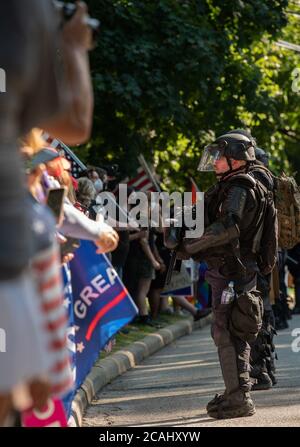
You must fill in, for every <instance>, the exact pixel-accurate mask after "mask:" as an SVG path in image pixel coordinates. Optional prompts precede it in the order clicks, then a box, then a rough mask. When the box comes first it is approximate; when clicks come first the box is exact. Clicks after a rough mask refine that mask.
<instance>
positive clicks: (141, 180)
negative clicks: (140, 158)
mask: <svg viewBox="0 0 300 447" xmlns="http://www.w3.org/2000/svg"><path fill="white" fill-rule="evenodd" d="M122 183H126V184H127V186H131V188H134V189H136V190H138V191H144V192H147V191H156V188H155V186H154V184H153V182H152V180H151V179H150V178H149V176H148V174H147V172H146V171H145V169H144V168H142V166H140V167H139V168H138V169H137V175H136V176H135V177H134V178H132V179H129V178H127V179H125V180H124V181H123V182H122Z"/></svg>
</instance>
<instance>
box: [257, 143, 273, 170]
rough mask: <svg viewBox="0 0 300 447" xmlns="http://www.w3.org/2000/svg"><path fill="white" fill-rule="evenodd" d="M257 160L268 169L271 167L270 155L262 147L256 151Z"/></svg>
mask: <svg viewBox="0 0 300 447" xmlns="http://www.w3.org/2000/svg"><path fill="white" fill-rule="evenodd" d="M255 158H256V160H258V161H261V162H262V163H263V164H264V165H265V166H266V167H268V166H269V159H270V155H269V154H268V153H267V152H266V151H264V150H263V149H261V148H260V147H257V148H256V149H255Z"/></svg>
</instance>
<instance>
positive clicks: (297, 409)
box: [83, 316, 300, 427]
mask: <svg viewBox="0 0 300 447" xmlns="http://www.w3.org/2000/svg"><path fill="white" fill-rule="evenodd" d="M289 323H290V328H289V329H287V330H284V331H280V332H279V335H278V337H276V341H275V343H276V345H277V352H278V356H279V360H278V362H277V376H278V385H277V386H276V387H274V388H272V389H271V390H268V391H256V392H253V393H252V396H253V398H254V400H255V403H256V408H257V413H256V414H255V415H254V416H252V417H248V418H239V419H228V420H222V421H216V420H214V419H211V418H209V417H208V415H207V414H206V411H205V405H206V403H207V402H208V400H210V399H211V398H212V397H213V396H214V394H215V393H216V392H220V391H222V390H223V381H222V379H221V376H220V369H219V364H218V361H217V353H216V349H215V347H214V344H213V341H212V340H211V338H210V330H209V327H205V328H204V329H201V330H196V331H194V332H193V333H192V334H190V335H187V336H184V337H182V338H180V339H178V340H176V341H174V342H173V343H172V344H170V345H169V346H167V347H165V348H163V349H162V350H160V351H159V352H157V353H156V354H153V355H152V356H151V357H149V358H147V359H146V360H144V361H143V363H142V364H140V365H137V366H135V367H134V368H133V369H131V370H130V371H128V372H127V373H125V374H123V375H122V376H121V377H119V378H117V379H116V380H114V381H113V383H112V384H110V385H108V386H106V387H105V388H104V389H102V390H101V391H100V392H99V393H98V395H97V398H96V399H95V400H94V401H93V402H92V405H91V406H90V407H89V408H88V410H87V412H86V416H85V418H84V420H83V425H85V426H101V427H107V426H153V427H155V426H171V427H204V426H206V427H221V426H226V427H232V426H233V427H241V426H293V427H295V426H300V351H299V350H300V340H298V341H297V340H296V337H295V336H294V337H292V330H293V329H294V328H299V332H298V334H299V335H300V316H295V317H293V320H291V321H290V322H289ZM293 341H294V344H295V346H296V345H297V346H298V352H293V351H292V347H291V346H292V342H293Z"/></svg>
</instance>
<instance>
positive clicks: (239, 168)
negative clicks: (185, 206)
mask: <svg viewBox="0 0 300 447" xmlns="http://www.w3.org/2000/svg"><path fill="white" fill-rule="evenodd" d="M254 161H255V140H253V139H252V138H251V137H250V136H248V135H247V134H246V133H245V134H242V133H241V132H234V131H232V132H228V133H226V134H224V135H222V136H220V137H218V138H217V139H216V140H215V142H214V143H212V144H210V145H209V146H207V147H206V148H205V150H204V152H203V155H202V158H201V161H200V165H199V168H198V169H199V170H200V171H210V170H213V171H214V172H215V173H216V175H217V178H218V182H217V184H216V185H214V186H213V187H212V188H210V189H209V190H208V191H207V192H206V193H205V231H204V234H203V235H202V236H201V238H197V239H184V240H183V243H181V245H180V246H179V248H178V251H179V252H182V253H184V254H185V255H186V254H188V255H190V256H192V257H193V258H194V259H197V260H203V261H205V262H206V263H207V265H208V270H207V273H206V280H207V281H208V283H209V284H210V285H211V289H212V309H213V317H214V321H213V325H212V336H213V339H214V342H215V344H216V346H217V348H218V355H219V361H220V365H221V370H222V375H223V379H224V383H225V392H224V393H223V394H217V395H216V396H215V398H214V399H212V400H211V401H210V402H209V403H208V405H207V412H208V414H209V415H210V416H211V417H213V418H218V419H222V418H232V417H241V416H251V415H253V414H254V413H255V406H254V403H253V401H252V399H251V397H250V393H249V391H250V389H251V382H250V377H249V370H250V366H249V357H250V345H249V343H250V342H253V341H254V340H255V338H256V336H257V333H258V331H259V329H260V327H261V324H262V312H263V310H262V302H261V298H260V296H259V293H258V292H257V290H256V281H257V272H258V271H259V268H258V264H257V260H258V259H257V258H258V252H259V247H260V242H261V239H260V235H261V231H259V230H260V228H261V225H262V223H263V219H264V215H263V212H264V210H263V209H262V208H261V200H260V197H259V193H258V188H257V181H256V180H255V178H254V177H253V176H251V175H250V174H249V173H248V171H249V167H250V166H251V165H252V164H253V163H254ZM165 240H166V243H167V240H168V237H167V234H166V238H165ZM230 281H233V282H234V290H235V293H236V299H235V300H234V301H233V303H231V304H221V296H222V292H223V290H224V289H225V288H226V287H227V286H228V284H229V282H230Z"/></svg>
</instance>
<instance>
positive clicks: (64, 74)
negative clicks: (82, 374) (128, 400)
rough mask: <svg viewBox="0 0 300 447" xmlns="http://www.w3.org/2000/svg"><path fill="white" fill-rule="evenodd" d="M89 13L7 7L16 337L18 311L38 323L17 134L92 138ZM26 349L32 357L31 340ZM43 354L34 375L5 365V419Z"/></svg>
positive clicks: (3, 127)
mask: <svg viewBox="0 0 300 447" xmlns="http://www.w3.org/2000/svg"><path fill="white" fill-rule="evenodd" d="M86 16H87V7H86V6H85V4H83V3H78V4H77V11H76V13H75V14H74V16H73V17H72V18H70V20H68V22H65V23H63V24H62V25H61V26H60V23H61V22H64V19H63V16H62V15H61V12H59V11H58V10H56V8H55V7H54V4H53V2H52V1H51V0H27V1H26V2H20V1H18V0H10V1H9V2H4V3H3V4H2V5H1V15H0V36H1V42H2V43H1V46H0V61H1V62H0V63H1V68H2V69H3V70H4V71H5V74H6V92H5V93H3V94H1V96H0V114H1V123H0V295H1V318H0V327H7V333H9V335H11V337H12V338H13V339H14V340H17V339H18V336H19V335H20V334H19V332H18V331H17V324H13V325H9V323H8V322H9V321H10V318H8V317H7V316H8V315H12V314H13V315H14V319H15V322H16V321H18V318H20V319H22V323H23V325H24V326H26V325H27V327H28V328H30V327H33V323H32V321H33V319H34V318H33V315H32V312H31V308H30V303H31V302H32V298H31V296H32V295H33V292H32V290H33V287H34V286H33V281H32V279H31V276H30V274H29V273H28V268H29V263H30V260H31V248H32V244H33V240H32V237H33V235H32V233H31V228H30V215H29V210H28V207H27V202H26V192H25V187H24V185H25V181H24V177H23V168H22V163H21V157H20V154H19V148H18V144H17V139H18V138H19V137H21V136H22V135H25V134H26V133H28V132H29V131H30V130H31V129H32V128H34V127H36V126H39V127H41V128H43V129H44V130H45V131H47V132H48V133H50V134H51V135H52V136H54V137H56V138H59V139H62V140H63V141H65V142H66V143H67V144H80V143H83V142H85V141H86V140H87V139H88V138H89V135H90V131H91V124H92V110H93V93H92V84H91V77H90V71H89V63H88V51H89V50H90V49H91V47H92V31H91V29H90V26H89V25H88V24H87V23H86ZM58 55H59V58H58ZM62 67H63V70H62ZM20 297H22V300H21V301H22V305H20ZM37 323H38V322H37ZM8 326H9V327H8ZM22 327H23V326H22ZM14 328H15V329H14ZM32 332H33V331H31V332H30V333H28V336H27V339H28V340H29V338H30V334H31V333H32ZM33 337H35V335H33ZM20 340H22V336H21V338H20ZM29 345H30V343H29V342H28V346H29ZM17 352H19V351H18V350H15V351H14V350H13V348H11V349H10V351H9V352H8V353H7V356H10V358H15V359H17V358H18V356H17ZM23 354H24V357H26V347H25V344H24V343H23ZM35 354H36V358H37V360H40V361H39V362H38V361H37V362H35V363H34V362H32V365H31V368H29V367H28V369H27V375H26V376H25V375H24V374H23V370H24V368H22V358H19V359H18V362H19V363H18V362H16V363H15V367H14V370H13V371H11V372H10V373H9V374H5V371H4V370H3V371H2V367H1V371H0V378H1V379H0V425H1V424H2V423H3V421H4V419H5V417H6V415H7V413H8V411H9V409H10V408H11V390H12V389H13V387H14V386H15V385H17V384H18V383H19V382H20V381H24V380H25V379H27V380H28V381H29V380H30V379H31V378H32V377H34V376H36V375H38V374H39V373H41V374H42V373H44V371H45V370H46V368H47V365H46V363H45V362H44V361H43V360H42V358H40V359H39V355H38V352H36V353H35ZM27 358H30V356H29V355H28V356H27ZM29 363H30V362H28V365H29ZM4 364H5V361H4V362H3V363H2V366H3V368H4ZM33 364H34V365H35V366H36V367H34V366H33ZM6 365H8V363H6ZM18 365H19V366H20V367H19V368H18ZM22 374H23V375H22ZM6 379H7V380H6Z"/></svg>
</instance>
